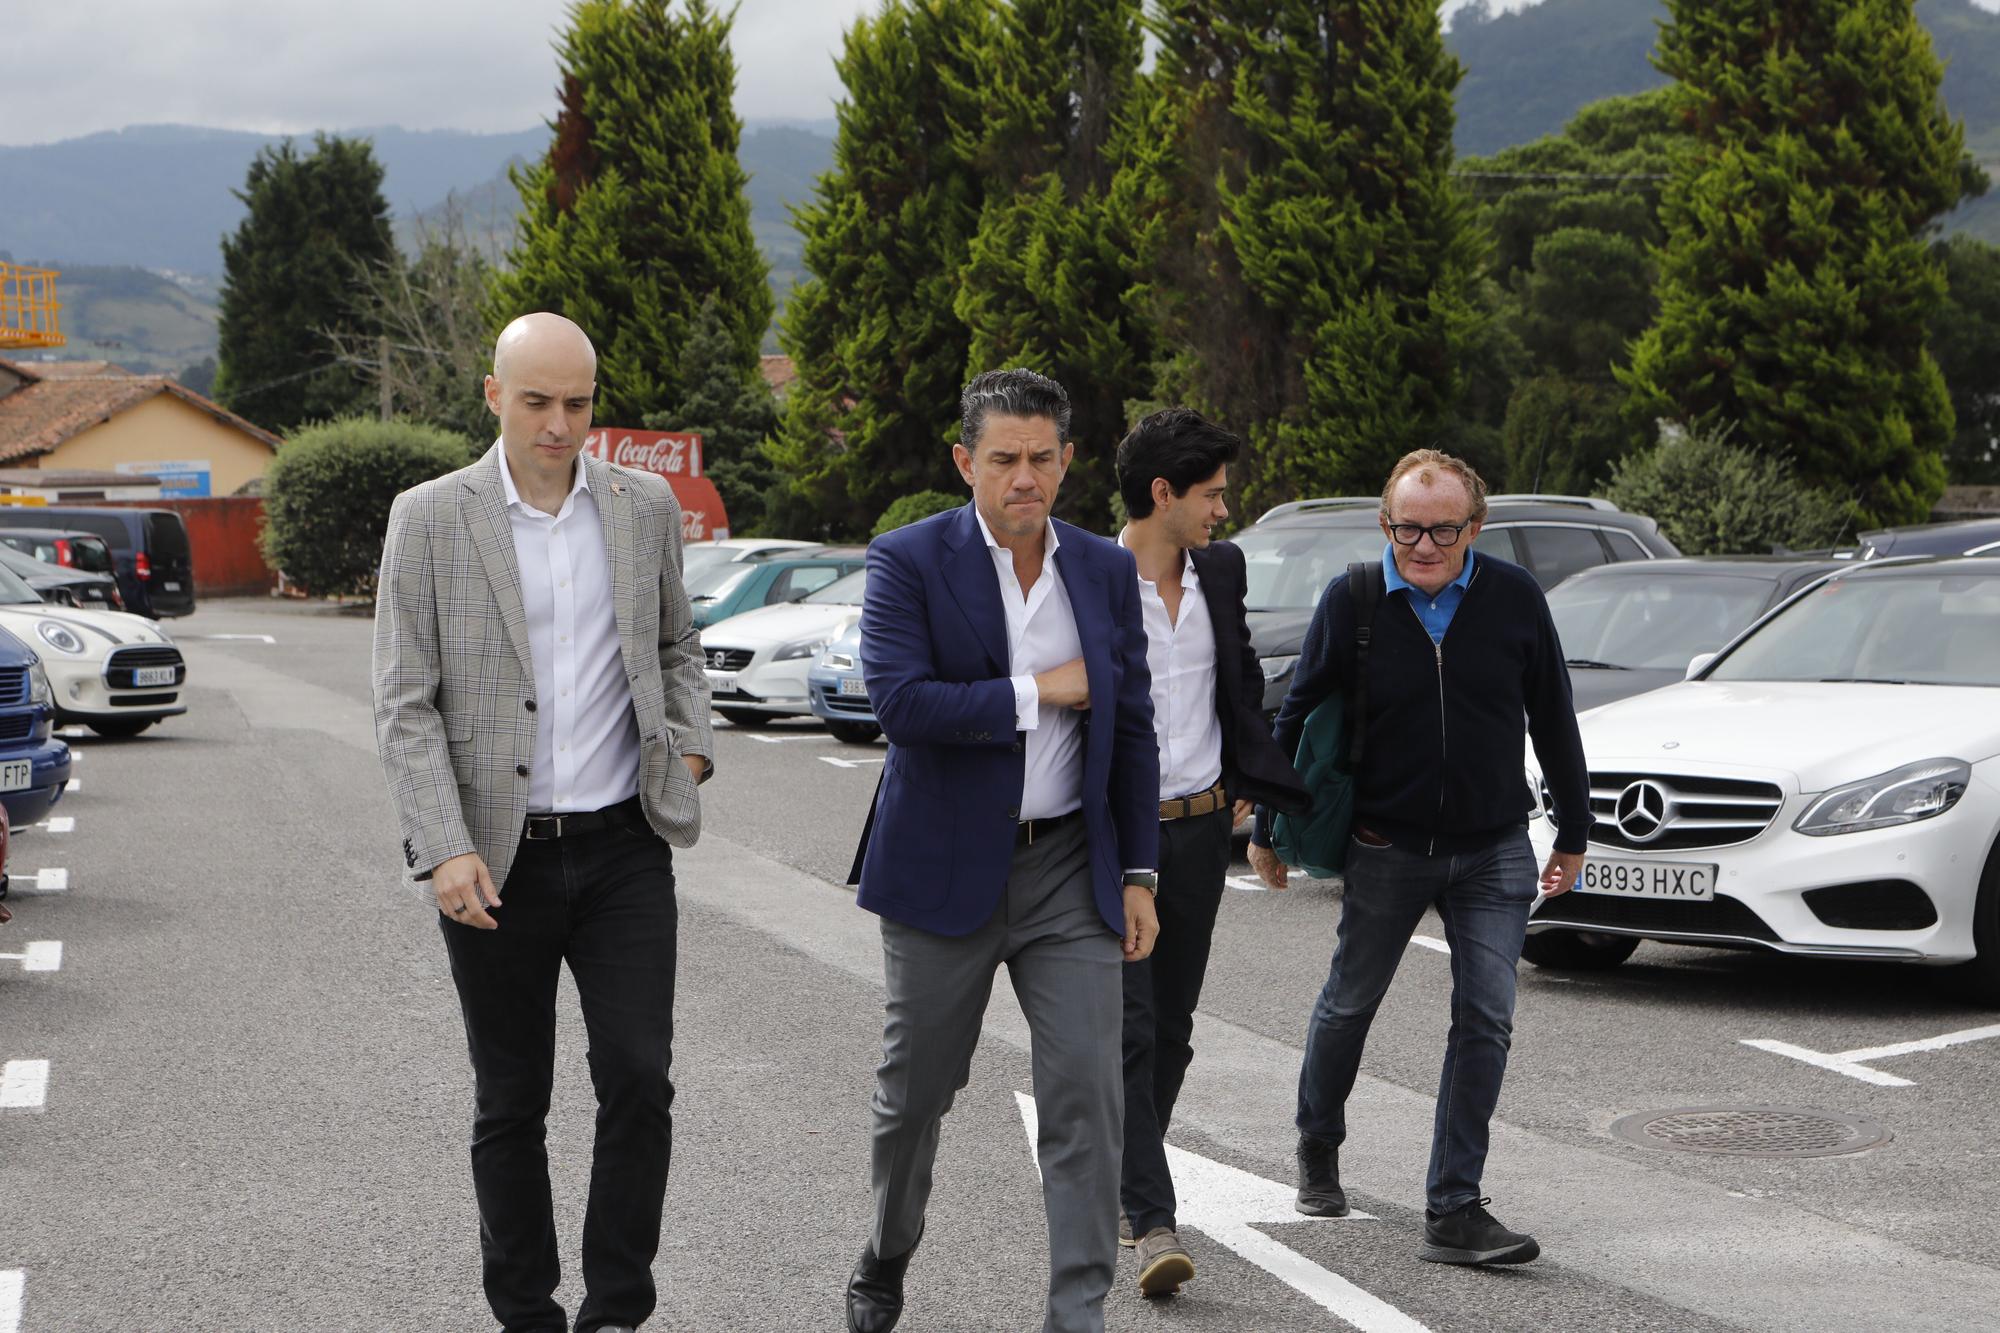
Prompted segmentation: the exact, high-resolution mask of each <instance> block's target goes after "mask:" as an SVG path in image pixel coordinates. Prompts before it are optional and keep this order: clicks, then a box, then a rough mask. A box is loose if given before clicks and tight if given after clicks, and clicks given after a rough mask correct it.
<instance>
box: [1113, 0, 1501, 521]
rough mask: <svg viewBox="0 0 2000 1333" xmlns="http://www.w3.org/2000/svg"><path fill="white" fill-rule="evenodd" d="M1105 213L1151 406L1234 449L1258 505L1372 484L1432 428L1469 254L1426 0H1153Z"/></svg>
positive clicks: (1449, 368) (1462, 315)
mask: <svg viewBox="0 0 2000 1333" xmlns="http://www.w3.org/2000/svg"><path fill="white" fill-rule="evenodd" d="M1154 32H1155V35H1156V37H1157V39H1158V41H1159V43H1160V50H1159V57H1158V62H1157V65H1156V68H1155V75H1154V79H1153V89H1154V96H1153V98H1152V100H1151V101H1150V103H1149V105H1148V106H1147V108H1146V110H1145V113H1144V117H1145V118H1144V120H1143V122H1142V123H1141V125H1140V129H1139V132H1138V133H1137V134H1136V135H1135V137H1134V143H1133V162H1132V167H1131V172H1130V176H1129V179H1128V181H1127V183H1126V185H1125V187H1124V189H1123V190H1122V191H1121V206H1122V211H1123V215H1124V216H1127V217H1132V218H1135V219H1137V226H1138V240H1139V246H1140V253H1141V255H1142V257H1143V259H1144V261H1145V264H1146V269H1145V282H1144V283H1143V284H1142V285H1141V287H1140V289H1139V290H1138V291H1137V292H1135V299H1137V300H1138V301H1139V302H1140V303H1141V308H1142V309H1143V310H1145V311H1147V312H1148V313H1149V315H1150V316H1151V317H1152V318H1154V319H1156V320H1157V321H1158V323H1159V326H1160V328H1161V331H1162V336H1163V338H1164V339H1165V340H1166V341H1167V343H1168V345H1169V346H1170V347H1171V349H1172V351H1171V353H1170V354H1169V355H1168V356H1167V357H1166V358H1164V364H1163V372H1162V387H1161V390H1160V392H1159V396H1160V397H1163V398H1169V399H1176V400H1181V401H1186V402H1188V403H1190V404H1191V405H1193V406H1196V407H1198V408H1200V409H1202V410H1204V411H1206V412H1207V413H1208V414H1210V415H1212V416H1214V417H1216V418H1218V419H1220V420H1221V421H1223V422H1225V423H1226V424H1228V425H1229V426H1231V427H1232V428H1234V429H1236V430H1237V431H1238V432H1240V433H1242V434H1244V435H1245V436H1246V437H1247V438H1248V440H1249V441H1250V443H1251V446H1252V450H1253V452H1254V454H1255V457H1254V458H1253V459H1252V460H1251V465H1250V466H1249V467H1246V469H1245V472H1246V474H1247V475H1246V482H1247V483H1248V484H1247V487H1246V489H1247V490H1248V491H1249V493H1250V495H1251V496H1253V497H1255V498H1256V499H1258V500H1265V499H1278V498H1283V497H1286V496H1291V495H1300V494H1324V493H1328V492H1347V493H1360V494H1368V493H1372V492H1373V491H1374V490H1375V489H1377V488H1378V487H1379V486H1380V484H1381V478H1382V475H1383V474H1384V473H1385V472H1387V470H1388V468H1389V465H1390V464H1391V463H1392V462H1393V460H1394V459H1395V458H1396V457H1397V456H1398V455H1400V454H1401V453H1403V452H1404V451H1405V450H1407V449H1410V448H1414V447H1417V446H1420V445H1428V444H1432V443H1435V442H1436V440H1437V439H1438V437H1439V435H1440V433H1441V431H1443V430H1444V429H1445V428H1446V427H1447V426H1448V424H1449V422H1450V411H1451V408H1452V405H1453V402H1454V400H1455V399H1456V397H1457V396H1458V393H1459V391H1460V388H1461V385H1462V381H1463V367H1464V364H1465V361H1466V359H1467V357H1468V355H1469V354H1470V352H1471V350H1472V345H1473V342H1474V340H1475V338H1476V337H1477V336H1478V334H1479V329H1478V323H1477V313H1478V312H1477V307H1476V305H1475V304H1474V301H1473V286H1474V283H1475V282H1476V279H1477V269H1478V265H1479V257H1480V254H1479V252H1480V242H1479V240H1478V237H1477V234H1476V231H1475V228H1474V226H1473V224H1472V221H1471V218H1470V215H1469V213H1468V210H1467V209H1466V206H1465V205H1464V203H1463V201H1462V200H1461V198H1460V197H1459V195H1458V194H1457V192H1456V190H1455V188H1454V186H1453V184H1452V182H1451V180H1450V178H1449V174H1448V173H1449V169H1450V165H1451V130H1452V107H1451V94H1452V89H1453V87H1454V86H1455V85H1456V83H1457V81H1458V78H1459V73H1460V71H1459V68H1458V65H1457V63H1456V62H1455V61H1453V60H1452V59H1451V58H1450V57H1449V56H1447V55H1446V54H1445V51H1444V47H1443V43H1442V41H1441V39H1440V35H1439V28H1438V17H1437V9H1436V6H1435V5H1434V4H1431V3H1429V2H1428V0H1334V2H1332V3H1327V2H1326V0H1235V2H1234V3H1216V2H1215V0H1164V2H1163V3H1162V4H1161V5H1160V7H1159V11H1158V17H1157V22H1156V24H1155V26H1154Z"/></svg>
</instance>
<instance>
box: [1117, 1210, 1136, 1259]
mask: <svg viewBox="0 0 2000 1333" xmlns="http://www.w3.org/2000/svg"><path fill="white" fill-rule="evenodd" d="M1118 1243H1119V1245H1121V1246H1123V1247H1124V1248H1125V1249H1128V1250H1129V1249H1131V1248H1132V1247H1133V1246H1135V1245H1137V1244H1138V1243H1139V1240H1138V1238H1137V1237H1136V1236H1134V1235H1133V1234H1132V1219H1131V1218H1129V1217H1127V1216H1125V1214H1123V1213H1120V1214H1119V1215H1118Z"/></svg>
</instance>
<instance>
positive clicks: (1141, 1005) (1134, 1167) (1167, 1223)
mask: <svg viewBox="0 0 2000 1333" xmlns="http://www.w3.org/2000/svg"><path fill="white" fill-rule="evenodd" d="M1229 834H1230V812H1229V807H1227V806H1224V807H1223V808H1222V809H1220V810H1217V811H1214V812H1213V813H1211V814H1206V815H1195V816H1193V817H1191V818H1188V819H1175V820H1169V821H1168V822H1166V823H1163V824H1161V825H1160V872H1159V873H1160V892H1159V896H1158V897H1157V898H1156V899H1155V900H1154V907H1155V908H1156V909H1157V910H1158V911H1159V914H1160V938H1159V942H1158V943H1157V944H1155V945H1154V946H1153V952H1152V954H1151V955H1150V956H1149V957H1147V958H1145V959H1144V960H1142V961H1140V962H1137V963H1127V964H1126V965H1125V970H1124V978H1125V1158H1124V1170H1123V1171H1122V1172H1121V1179H1120V1182H1119V1202H1120V1203H1121V1204H1122V1205H1123V1207H1124V1209H1125V1216H1126V1217H1127V1218H1129V1219H1130V1220H1131V1223H1132V1234H1133V1235H1134V1236H1144V1235H1145V1234H1146V1233H1147V1232H1148V1231H1151V1230H1152V1229H1153V1228H1155V1227H1171V1226H1174V1225H1175V1221H1174V1179H1173V1176H1172V1174H1171V1173H1170V1172H1169V1171H1168V1170H1167V1146H1166V1135H1167V1122H1168V1121H1170V1120H1171V1119H1173V1114H1174V1101H1175V1099H1176V1098H1178V1097H1179V1096H1180V1094H1181V1082H1182V1080H1184V1079H1185V1078H1186V1077H1187V1070H1188V1064H1189V1063H1190V1062H1191V1061H1192V1060H1193V1059H1194V1046H1193V1045H1192V1041H1193V1037H1194V1010H1195V1005H1196V1004H1197V1003H1199V1002H1200V1000H1201V982H1202V978H1203V977H1204V976H1205V975H1207V972H1208V947H1209V942H1210V940H1211V938H1212V937H1213V936H1214V934H1215V914H1216V912H1217V911H1218V910H1219V909H1220V908H1221V906H1222V881H1223V878H1224V877H1225V876H1226V875H1228V873H1229V858H1230V852H1231V847H1230V842H1229Z"/></svg>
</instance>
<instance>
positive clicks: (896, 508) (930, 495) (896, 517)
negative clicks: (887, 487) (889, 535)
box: [868, 491, 965, 537]
mask: <svg viewBox="0 0 2000 1333" xmlns="http://www.w3.org/2000/svg"><path fill="white" fill-rule="evenodd" d="M964 504H965V497H964V496H962V495H947V494H946V493H945V492H943V491H913V492H912V493H910V494H909V495H905V496H903V497H902V498H901V499H899V500H897V501H896V502H895V503H893V504H891V505H890V506H889V507H888V508H887V509H884V510H883V511H882V517H880V518H878V519H876V520H875V531H873V532H871V533H869V534H868V535H869V536H871V537H880V536H881V535H882V534H883V533H885V532H894V531H895V530H896V529H897V528H900V527H903V526H905V525H907V524H910V523H914V522H916V521H917V520H918V519H920V518H929V517H930V516H931V515H932V514H942V513H944V512H945V511H946V510H948V509H959V508H962V507H963V506H964Z"/></svg>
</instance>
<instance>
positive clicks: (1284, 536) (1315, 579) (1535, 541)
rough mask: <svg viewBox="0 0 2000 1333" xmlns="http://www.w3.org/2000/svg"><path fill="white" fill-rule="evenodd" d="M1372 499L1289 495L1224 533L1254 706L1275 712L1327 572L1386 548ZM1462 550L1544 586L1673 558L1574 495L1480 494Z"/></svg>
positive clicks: (1661, 540)
mask: <svg viewBox="0 0 2000 1333" xmlns="http://www.w3.org/2000/svg"><path fill="white" fill-rule="evenodd" d="M1381 507H1382V501H1381V498H1380V497H1379V496H1372V495H1371V496H1350V497H1346V498H1343V499H1330V500H1299V501H1296V502H1294V503H1292V504H1284V505H1279V506H1278V507H1277V508H1276V509H1273V510H1271V511H1269V512H1268V513H1266V514H1264V515H1263V516H1262V517H1261V518H1259V519H1258V520H1257V521H1256V523H1254V524H1252V525H1251V526H1250V527H1248V528H1245V529H1244V530H1243V531H1242V532H1241V533H1239V534H1237V536H1236V537H1235V538H1233V540H1234V541H1235V542H1236V544H1237V545H1238V546H1240V547H1242V548H1243V557H1244V560H1245V562H1246V564H1247V567H1248V568H1247V579H1248V584H1249V586H1248V589H1247V594H1246V596H1245V598H1244V601H1245V605H1246V606H1247V607H1248V608H1249V613H1250V615H1249V619H1250V643H1251V646H1252V647H1253V648H1255V649H1256V651H1257V656H1258V658H1259V659H1260V660H1261V661H1262V662H1263V666H1264V711H1265V713H1267V714H1272V715H1275V714H1276V713H1277V711H1278V705H1279V704H1281V703H1283V702H1284V701H1285V690H1286V689H1287V688H1288V687H1289V686H1290V685H1291V683H1292V670H1293V668H1295V667H1296V666H1297V665H1298V660H1299V645H1300V644H1302V643H1303V642H1304V641H1305V637H1306V626H1307V625H1309V624H1310V623H1311V622H1312V614H1313V608H1314V607H1316V606H1318V605H1319V597H1320V594H1321V593H1322V592H1324V591H1325V590H1326V585H1327V584H1328V583H1329V582H1330V581H1331V580H1332V579H1333V577H1334V575H1336V574H1341V573H1345V572H1346V570H1347V567H1348V565H1350V564H1352V563H1354V562H1356V561H1361V560H1375V559H1379V558H1380V557H1381V554H1382V548H1383V547H1384V546H1386V545H1388V539H1387V538H1385V537H1383V535H1382V529H1381V527H1380V526H1378V525H1377V523H1376V516H1377V514H1379V513H1380V512H1381ZM1472 549H1473V550H1475V551H1477V552H1479V553H1481V554H1483V555H1493V556H1498V557H1500V558H1501V559H1503V560H1511V561H1513V562H1514V563H1516V564H1518V565H1524V566H1526V567H1527V568H1528V570H1529V571H1530V572H1532V573H1533V574H1534V576H1535V578H1536V579H1537V580H1538V581H1539V582H1540V583H1541V585H1542V586H1543V587H1544V588H1553V587H1554V586H1555V585H1556V584H1558V583H1560V582H1562V581H1563V580H1564V579H1565V578H1567V577H1569V576H1570V575H1571V574H1574V573H1576V572H1577V571H1578V570H1582V569H1592V568H1595V567H1596V566H1598V565H1604V564H1611V563H1614V562H1616V561H1621V560H1658V559H1664V558H1669V557H1673V556H1678V555H1679V554H1680V552H1679V551H1678V550H1676V549H1675V547H1674V544H1673V543H1672V542H1670V541H1668V540H1667V539H1666V538H1665V537H1663V536H1661V535H1660V528H1659V524H1657V523H1655V522H1654V521H1653V520H1652V519H1650V518H1647V517H1645V516H1644V515H1642V514H1628V513H1625V512H1624V511H1623V510H1620V509H1619V508H1618V507H1617V506H1615V505H1613V504H1612V503H1611V502H1610V501H1608V500H1593V499H1584V498H1580V497H1575V496H1548V495H1495V496H1490V497H1488V500H1487V515H1486V524H1485V526H1484V527H1483V528H1481V529H1480V532H1479V538H1478V540H1477V541H1475V542H1473V544H1472Z"/></svg>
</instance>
